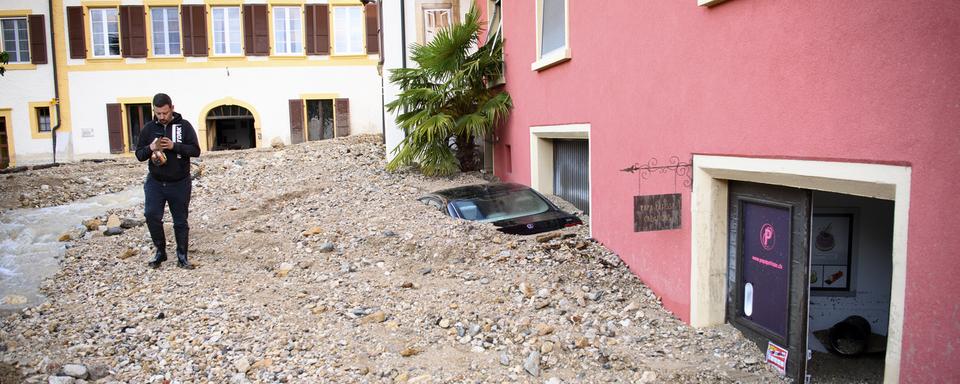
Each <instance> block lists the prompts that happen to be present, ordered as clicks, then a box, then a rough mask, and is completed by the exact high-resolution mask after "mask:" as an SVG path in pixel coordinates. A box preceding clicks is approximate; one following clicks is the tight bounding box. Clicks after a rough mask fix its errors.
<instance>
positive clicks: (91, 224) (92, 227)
mask: <svg viewBox="0 0 960 384" xmlns="http://www.w3.org/2000/svg"><path fill="white" fill-rule="evenodd" d="M101 225H103V221H102V220H100V218H99V217H94V218H92V219H90V220H84V221H83V226H84V227H87V230H88V231H96V230H97V229H99V228H100V226H101Z"/></svg>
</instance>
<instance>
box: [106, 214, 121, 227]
mask: <svg viewBox="0 0 960 384" xmlns="http://www.w3.org/2000/svg"><path fill="white" fill-rule="evenodd" d="M119 226H120V216H117V215H110V216H108V217H107V228H113V227H119Z"/></svg>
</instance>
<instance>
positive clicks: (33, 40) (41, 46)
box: [27, 15, 47, 64]
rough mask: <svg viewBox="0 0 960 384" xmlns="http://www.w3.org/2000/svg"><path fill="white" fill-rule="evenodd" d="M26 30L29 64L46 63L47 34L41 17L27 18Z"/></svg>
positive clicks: (32, 16) (31, 16)
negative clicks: (27, 34) (28, 42)
mask: <svg viewBox="0 0 960 384" xmlns="http://www.w3.org/2000/svg"><path fill="white" fill-rule="evenodd" d="M27 30H29V31H30V37H29V39H30V62H31V63H33V64H46V63H47V33H46V26H45V23H44V18H43V15H30V16H27Z"/></svg>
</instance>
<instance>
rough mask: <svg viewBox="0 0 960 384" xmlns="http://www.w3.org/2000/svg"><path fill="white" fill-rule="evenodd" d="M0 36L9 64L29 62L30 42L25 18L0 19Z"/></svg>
mask: <svg viewBox="0 0 960 384" xmlns="http://www.w3.org/2000/svg"><path fill="white" fill-rule="evenodd" d="M0 27H2V28H0V35H3V51H4V52H7V54H8V55H9V61H8V62H9V63H11V64H13V63H29V62H30V41H29V39H28V36H27V35H28V34H27V18H26V17H10V18H3V19H0Z"/></svg>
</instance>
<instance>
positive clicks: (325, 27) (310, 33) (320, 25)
mask: <svg viewBox="0 0 960 384" xmlns="http://www.w3.org/2000/svg"><path fill="white" fill-rule="evenodd" d="M329 9H330V8H329V6H328V5H326V4H307V5H306V6H305V8H304V14H305V19H306V20H305V23H304V24H305V29H306V51H307V54H308V55H329V54H330V11H329Z"/></svg>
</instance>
